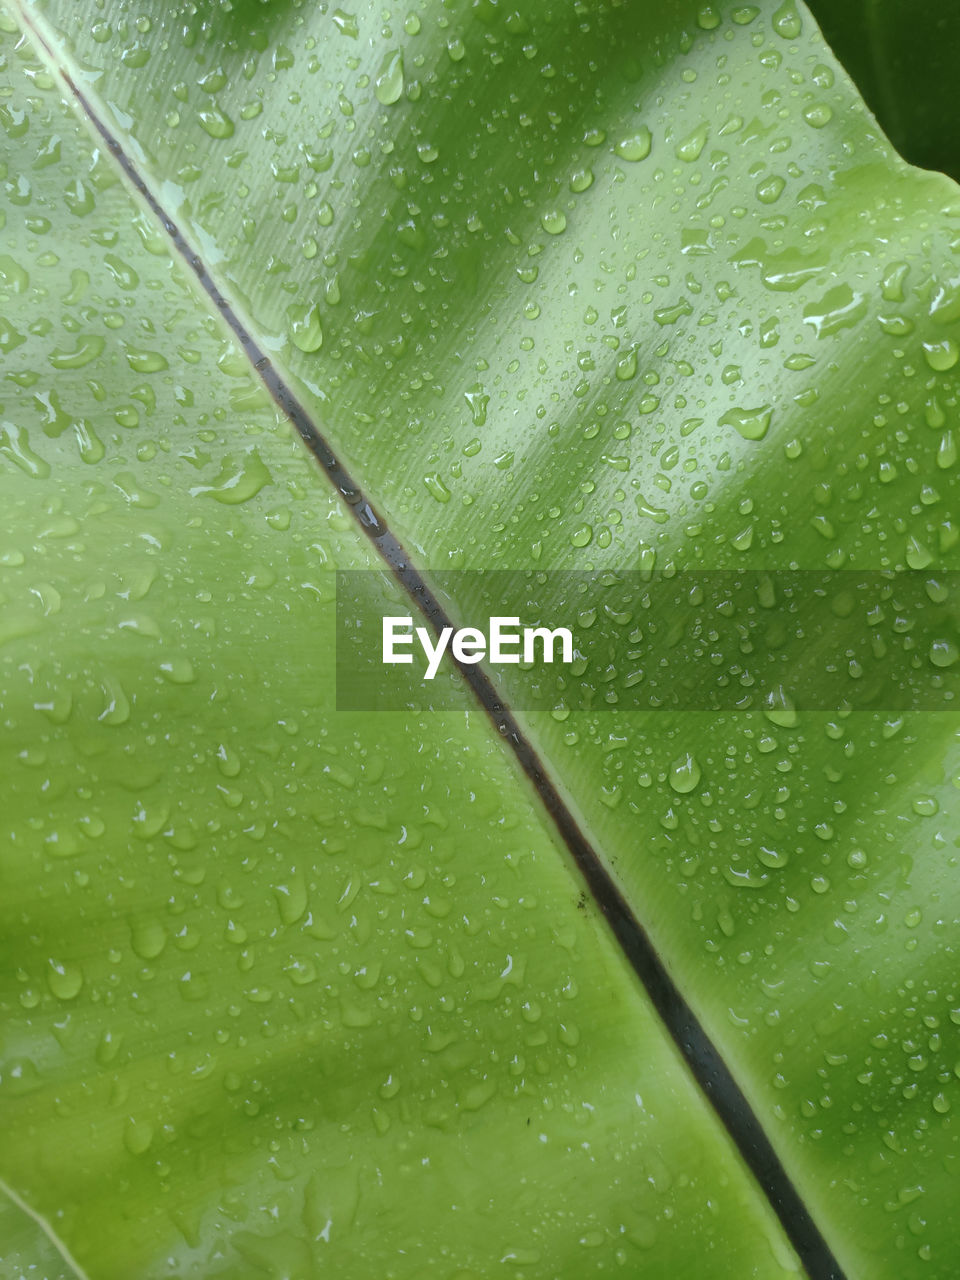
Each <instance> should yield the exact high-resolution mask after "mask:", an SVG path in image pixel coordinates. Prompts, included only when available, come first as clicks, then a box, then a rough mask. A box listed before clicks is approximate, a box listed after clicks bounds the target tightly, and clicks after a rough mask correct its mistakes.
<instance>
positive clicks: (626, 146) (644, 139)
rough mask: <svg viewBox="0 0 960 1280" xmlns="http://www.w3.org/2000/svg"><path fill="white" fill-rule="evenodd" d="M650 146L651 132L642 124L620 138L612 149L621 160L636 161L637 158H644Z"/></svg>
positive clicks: (651, 142) (651, 141)
mask: <svg viewBox="0 0 960 1280" xmlns="http://www.w3.org/2000/svg"><path fill="white" fill-rule="evenodd" d="M652 146H653V134H652V133H651V132H650V130H649V129H648V128H647V126H646V125H645V124H644V125H641V126H640V128H639V129H637V130H635V131H634V132H633V133H631V134H629V135H628V136H627V137H625V138H621V139H620V141H619V142H618V143H617V145H616V146H615V147H614V148H613V149H614V151H615V152H616V153H617V155H618V156H619V157H620V159H621V160H628V161H630V162H631V163H636V162H637V161H638V160H646V158H647V156H648V155H649V154H650V149H651V147H652Z"/></svg>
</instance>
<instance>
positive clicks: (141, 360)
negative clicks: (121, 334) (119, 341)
mask: <svg viewBox="0 0 960 1280" xmlns="http://www.w3.org/2000/svg"><path fill="white" fill-rule="evenodd" d="M123 350H124V354H125V355H126V357H127V364H128V365H129V366H130V368H131V369H132V370H133V371H134V373H158V372H159V371H160V370H161V369H167V368H169V365H168V364H167V359H166V356H163V355H161V354H160V352H159V351H144V350H141V349H140V348H139V347H131V346H130V344H129V343H124V347H123Z"/></svg>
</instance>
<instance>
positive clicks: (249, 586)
mask: <svg viewBox="0 0 960 1280" xmlns="http://www.w3.org/2000/svg"><path fill="white" fill-rule="evenodd" d="M0 58H2V60H3V73H2V74H3V81H2V86H3V87H2V89H0V95H2V96H0V116H2V120H3V123H4V126H5V127H6V131H7V147H6V152H5V160H4V164H5V175H4V176H5V181H6V190H5V196H4V205H3V213H4V215H5V217H6V225H5V240H4V246H3V248H4V252H3V255H2V257H0V271H2V279H0V314H2V315H3V317H4V320H3V328H2V334H3V338H2V341H3V346H4V380H3V384H2V393H0V395H2V404H3V412H2V427H0V511H2V513H3V521H2V542H0V593H2V595H0V601H2V614H0V678H2V690H3V692H2V704H0V705H2V712H3V737H2V752H3V756H2V774H3V779H4V782H3V796H4V803H3V809H2V814H0V883H2V896H0V1134H2V1140H0V1179H2V1181H0V1275H2V1276H3V1277H4V1280H14V1277H16V1278H18V1280H19V1277H37V1278H40V1277H43V1278H45V1280H60V1278H61V1277H67V1276H74V1275H87V1276H89V1277H91V1278H92V1280H113V1278H116V1280H152V1278H154V1277H161V1276H171V1275H176V1276H178V1277H183V1278H186V1277H197V1278H203V1280H208V1278H209V1277H215V1276H223V1277H230V1278H231V1280H237V1278H246V1277H250V1278H251V1280H253V1278H255V1277H258V1276H268V1277H274V1278H275V1280H281V1278H287V1280H308V1278H309V1277H312V1276H320V1275H324V1276H330V1275H336V1276H338V1277H345V1278H349V1277H355V1278H357V1280H366V1278H367V1277H422V1276H437V1277H451V1278H452V1277H457V1278H458V1280H467V1278H468V1277H485V1276H489V1275H491V1274H497V1275H504V1276H513V1277H521V1276H531V1275H550V1276H564V1277H566V1276H569V1277H571V1280H574V1278H576V1280H578V1278H579V1277H582V1276H589V1275H600V1274H603V1275H609V1274H626V1275H637V1274H641V1273H642V1274H643V1275H644V1276H651V1277H664V1278H666V1277H670V1276H673V1275H675V1274H676V1273H677V1272H678V1270H679V1272H680V1273H681V1274H689V1275H692V1274H695V1273H696V1272H697V1271H698V1270H699V1268H700V1267H701V1266H702V1264H703V1260H704V1259H705V1258H708V1259H710V1267H711V1274H713V1275H716V1276H729V1277H731V1280H733V1278H738V1280H739V1277H743V1276H747V1275H755V1276H764V1277H767V1276H771V1277H780V1276H788V1275H791V1274H795V1273H796V1270H797V1264H796V1260H795V1258H794V1256H793V1254H792V1251H791V1249H790V1247H789V1245H788V1244H787V1243H786V1240H785V1237H784V1236H783V1233H782V1231H781V1229H780V1226H779V1224H778V1223H777V1221H776V1219H775V1218H774V1217H773V1214H772V1212H771V1211H770V1209H769V1206H768V1205H767V1202H766V1200H765V1199H764V1198H763V1196H762V1195H761V1194H760V1193H759V1192H758V1190H757V1189H756V1188H755V1186H754V1184H753V1183H752V1181H751V1179H750V1178H749V1176H748V1174H747V1172H746V1170H745V1167H744V1165H743V1163H742V1161H741V1159H740V1157H739V1156H738V1154H737V1153H736V1151H735V1150H734V1149H733V1147H732V1144H731V1143H730V1140H729V1139H728V1137H727V1135H726V1134H725V1132H724V1131H723V1130H722V1129H721V1127H720V1125H719V1123H718V1121H717V1120H716V1118H715V1116H714V1115H713V1112H712V1111H711V1110H710V1108H709V1106H708V1104H707V1103H706V1101H705V1100H704V1098H703V1097H702V1096H701V1095H700V1094H699V1093H698V1091H697V1090H696V1088H695V1086H694V1085H693V1082H692V1081H691V1079H690V1077H689V1075H688V1073H687V1070H686V1068H685V1067H684V1066H683V1064H682V1063H681V1062H680V1061H679V1058H678V1055H677V1053H676V1051H675V1049H674V1048H673V1045H672V1043H671V1042H670V1041H669V1040H668V1039H667V1037H666V1035H665V1033H664V1031H663V1029H662V1027H661V1026H660V1024H659V1022H658V1020H657V1019H656V1017H655V1016H654V1014H653V1012H652V1010H651V1008H650V1006H649V1003H648V1001H647V999H646V997H645V996H644V995H643V993H642V992H641V991H640V990H639V989H638V985H637V983H636V979H635V977H634V975H633V974H632V973H631V972H630V971H629V970H628V969H627V967H626V965H625V963H624V961H623V960H622V958H621V956H620V954H619V952H618V951H617V950H616V949H615V947H614V946H613V943H612V941H611V939H610V937H609V935H608V933H607V931H606V928H605V927H604V926H603V925H602V924H601V923H600V921H599V918H598V917H597V914H596V912H595V909H594V908H593V907H592V905H591V904H590V903H588V902H586V901H585V900H583V898H582V895H581V894H580V881H579V879H578V878H577V877H576V875H575V874H574V873H573V872H572V870H571V869H570V868H569V867H568V865H567V863H566V862H565V860H564V855H563V853H562V852H561V850H560V849H559V848H558V847H557V845H556V843H555V841H554V839H553V837H552V836H551V834H550V832H549V830H548V828H547V824H546V820H545V818H544V817H543V816H542V815H541V813H540V811H539V809H538V808H537V807H536V806H535V805H534V803H533V800H532V798H531V796H530V795H529V793H528V789H527V787H526V786H525V785H523V784H522V783H521V781H520V778H519V776H518V774H517V772H516V771H515V769H514V768H513V766H512V764H511V761H510V758H509V757H508V756H506V755H505V753H504V752H503V750H502V746H501V744H500V742H499V740H498V738H497V736H496V734H495V733H494V732H493V730H492V729H491V728H490V727H489V725H488V724H487V722H486V720H485V718H484V717H483V716H482V715H481V714H480V713H479V712H477V713H474V714H472V715H469V716H464V715H453V714H450V715H447V716H445V717H441V718H436V717H435V718H433V719H431V720H429V721H424V722H418V721H417V720H415V719H411V718H409V717H405V716H385V717H384V716H382V717H378V718H377V717H371V716H367V717H348V716H343V715H337V714H336V713H335V712H334V711H333V684H332V669H333V653H332V648H333V600H334V588H333V582H334V566H340V567H353V568H360V567H364V566H369V565H370V564H371V562H372V554H373V553H372V551H371V550H370V549H369V546H368V544H367V543H366V541H365V540H364V539H363V538H362V537H361V536H360V534H359V533H358V532H357V530H356V526H355V524H354V522H353V520H352V518H351V517H350V516H349V514H348V512H347V510H346V508H345V506H344V504H343V503H342V502H341V501H340V499H339V498H338V497H337V496H336V495H335V494H334V493H333V491H332V489H331V488H330V486H329V485H328V484H327V482H326V480H325V479H323V478H322V477H321V475H320V473H319V472H318V470H317V469H316V468H315V467H314V465H313V463H312V462H311V461H310V460H309V459H308V458H307V457H306V455H305V453H304V451H303V449H302V447H301V446H300V444H299V442H295V441H294V440H293V439H292V438H291V433H290V430H289V427H288V424H287V423H286V422H285V421H284V420H283V419H282V418H281V416H280V415H279V414H278V412H277V411H276V410H275V408H274V406H273V404H272V402H270V401H269V399H268V397H267V395H266V393H265V391H264V390H263V388H262V386H261V384H260V383H259V381H258V380H257V379H256V378H255V377H253V376H252V375H251V371H250V369H249V367H248V365H247V364H246V362H245V361H244V359H243V358H242V356H241V353H240V352H239V349H238V348H237V346H236V344H235V343H234V342H233V340H232V338H231V336H230V335H229V333H228V332H227V330H226V328H225V326H224V324H223V322H222V319H221V318H220V317H217V316H214V315H212V314H211V308H210V306H209V304H208V302H207V300H206V298H205V297H204V296H203V295H201V294H200V293H199V292H198V289H197V287H196V286H195V284H194V283H193V282H192V280H191V279H189V278H188V273H187V272H186V269H185V268H184V267H183V266H182V264H178V263H174V262H173V261H171V257H170V253H169V249H168V245H167V242H166V240H165V238H164V237H163V236H162V235H161V234H159V232H158V229H157V228H156V227H155V226H153V225H151V223H150V221H149V217H148V215H147V214H146V213H145V212H144V211H143V210H141V209H139V208H138V207H136V206H135V205H134V204H133V203H132V201H131V198H130V196H129V194H128V191H127V190H126V188H125V186H124V185H122V184H121V182H120V180H119V177H118V174H117V172H115V170H114V168H113V164H112V161H109V160H108V159H105V158H104V156H103V154H102V151H101V150H100V149H99V148H98V147H95V146H94V145H93V144H92V143H91V141H90V140H89V138H88V137H87V136H86V135H85V133H84V132H83V130H82V129H81V127H80V125H79V124H78V122H77V121H76V120H75V119H74V118H73V117H72V116H71V115H70V114H69V112H68V110H67V109H66V108H65V107H64V105H62V104H61V102H60V100H59V96H58V93H57V91H56V88H55V86H54V83H53V80H52V78H51V76H50V75H49V73H48V72H47V71H46V70H45V69H44V68H43V66H42V65H41V64H40V63H38V62H37V60H36V58H35V56H34V54H33V53H32V51H31V49H30V47H29V45H28V44H25V43H24V42H23V41H20V40H19V39H18V36H17V33H16V31H15V30H13V29H12V24H11V23H9V22H8V21H6V20H4V26H3V37H2V43H0Z"/></svg>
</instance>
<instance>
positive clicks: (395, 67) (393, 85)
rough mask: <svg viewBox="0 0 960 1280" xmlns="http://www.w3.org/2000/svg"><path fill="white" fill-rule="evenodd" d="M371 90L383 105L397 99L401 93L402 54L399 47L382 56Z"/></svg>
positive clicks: (387, 104) (388, 104)
mask: <svg viewBox="0 0 960 1280" xmlns="http://www.w3.org/2000/svg"><path fill="white" fill-rule="evenodd" d="M373 92H374V94H375V95H376V99H377V101H378V102H382V103H383V105H384V106H385V107H389V106H390V105H391V103H394V102H396V101H397V99H398V98H399V97H400V95H401V93H403V54H402V53H401V52H400V51H399V49H394V50H393V51H392V52H390V53H388V54H386V55H385V56H384V59H383V61H382V62H381V63H380V70H379V72H378V74H377V78H376V81H375V82H374V86H373Z"/></svg>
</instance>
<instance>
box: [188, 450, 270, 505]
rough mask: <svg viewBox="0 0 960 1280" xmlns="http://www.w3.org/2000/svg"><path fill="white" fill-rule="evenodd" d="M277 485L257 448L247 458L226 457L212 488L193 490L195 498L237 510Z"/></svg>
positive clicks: (205, 486) (197, 487)
mask: <svg viewBox="0 0 960 1280" xmlns="http://www.w3.org/2000/svg"><path fill="white" fill-rule="evenodd" d="M272 483H273V477H272V476H271V474H270V472H269V471H268V470H267V467H266V464H265V463H264V461H263V459H262V458H261V457H260V454H259V452H258V450H257V449H256V448H253V449H249V450H248V451H247V452H246V453H243V454H226V455H225V456H224V459H223V463H222V465H221V468H220V473H219V475H217V476H216V477H215V478H214V480H213V481H212V482H211V483H210V484H203V485H194V487H193V488H192V489H191V490H190V492H191V494H193V495H194V496H195V497H196V496H197V495H199V494H205V495H209V497H211V498H214V499H216V501H217V502H224V503H227V504H228V505H230V506H234V505H236V504H238V503H241V502H247V501H249V499H250V498H252V497H254V496H255V495H256V494H258V493H259V492H260V490H261V489H263V488H265V487H266V486H267V485H269V484H272Z"/></svg>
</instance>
